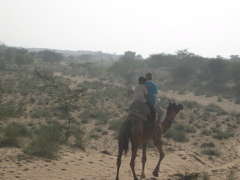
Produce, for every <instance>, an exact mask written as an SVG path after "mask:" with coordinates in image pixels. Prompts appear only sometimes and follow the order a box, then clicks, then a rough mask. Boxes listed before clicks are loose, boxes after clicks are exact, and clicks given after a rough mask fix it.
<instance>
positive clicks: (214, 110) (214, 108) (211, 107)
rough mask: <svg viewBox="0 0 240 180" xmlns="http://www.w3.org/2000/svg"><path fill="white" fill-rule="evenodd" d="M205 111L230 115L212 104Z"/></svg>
mask: <svg viewBox="0 0 240 180" xmlns="http://www.w3.org/2000/svg"><path fill="white" fill-rule="evenodd" d="M204 110H205V111H209V112H216V113H218V115H225V114H228V113H227V112H226V111H224V110H223V109H222V108H220V107H219V106H218V105H216V104H213V103H210V104H209V105H207V106H205V107H204Z"/></svg>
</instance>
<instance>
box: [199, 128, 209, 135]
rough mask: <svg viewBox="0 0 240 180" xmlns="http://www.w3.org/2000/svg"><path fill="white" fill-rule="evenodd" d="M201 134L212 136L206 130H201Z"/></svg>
mask: <svg viewBox="0 0 240 180" xmlns="http://www.w3.org/2000/svg"><path fill="white" fill-rule="evenodd" d="M201 134H202V135H205V136H209V135H210V134H211V132H210V131H209V130H208V129H205V128H204V129H203V130H201Z"/></svg>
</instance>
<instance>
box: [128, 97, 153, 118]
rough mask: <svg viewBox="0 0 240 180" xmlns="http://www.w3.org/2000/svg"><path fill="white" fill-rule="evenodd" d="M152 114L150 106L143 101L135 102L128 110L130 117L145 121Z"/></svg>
mask: <svg viewBox="0 0 240 180" xmlns="http://www.w3.org/2000/svg"><path fill="white" fill-rule="evenodd" d="M149 114H150V110H149V108H148V106H147V105H146V104H145V103H143V102H142V101H139V100H136V101H134V102H133V103H132V104H131V106H130V108H129V109H128V116H130V115H134V116H136V117H138V118H139V119H141V120H143V121H147V116H148V115H149Z"/></svg>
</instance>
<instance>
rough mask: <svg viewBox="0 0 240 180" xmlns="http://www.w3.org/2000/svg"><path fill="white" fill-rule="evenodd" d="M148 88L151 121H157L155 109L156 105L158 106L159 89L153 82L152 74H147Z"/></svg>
mask: <svg viewBox="0 0 240 180" xmlns="http://www.w3.org/2000/svg"><path fill="white" fill-rule="evenodd" d="M146 79H147V82H146V87H147V91H148V102H147V103H148V106H149V109H150V112H151V120H154V121H155V120H156V111H155V108H154V104H156V103H157V102H156V99H157V95H158V89H157V85H156V84H155V83H154V82H153V81H152V79H153V76H152V73H146Z"/></svg>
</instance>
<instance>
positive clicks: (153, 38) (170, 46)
mask: <svg viewBox="0 0 240 180" xmlns="http://www.w3.org/2000/svg"><path fill="white" fill-rule="evenodd" d="M0 41H2V42H4V43H5V44H7V45H8V46H17V47H24V48H52V49H62V50H91V51H102V52H108V53H116V54H124V52H125V51H135V52H136V53H137V54H141V55H142V56H143V57H148V56H149V55H150V54H155V53H171V54H174V53H175V52H176V51H177V50H183V49H188V51H189V52H192V53H195V54H197V55H201V56H203V57H216V56H217V55H221V56H223V57H229V56H230V55H240V0H0Z"/></svg>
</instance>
